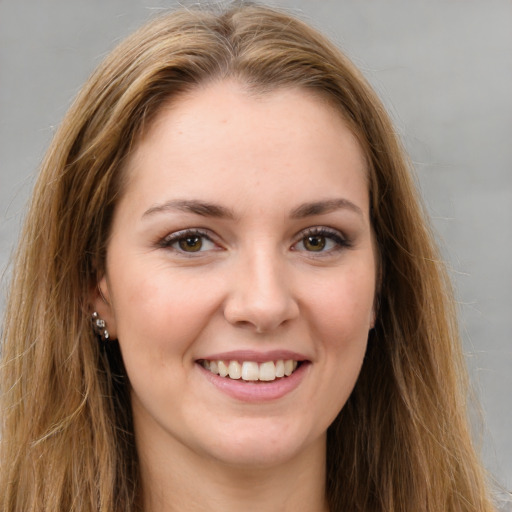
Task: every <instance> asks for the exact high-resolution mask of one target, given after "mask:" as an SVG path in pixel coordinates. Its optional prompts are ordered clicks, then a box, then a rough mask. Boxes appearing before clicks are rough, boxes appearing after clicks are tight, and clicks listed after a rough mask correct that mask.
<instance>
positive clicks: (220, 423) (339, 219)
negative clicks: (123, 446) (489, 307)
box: [95, 82, 376, 466]
mask: <svg viewBox="0 0 512 512" xmlns="http://www.w3.org/2000/svg"><path fill="white" fill-rule="evenodd" d="M126 172H127V176H128V184H127V187H126V190H125V193H124V195H123V197H122V199H121V200H120V202H119V205H118V207H117V209H116V212H115V216H114V220H113V227H112V236H111V239H110V242H109V246H108V253H107V266H106V268H107V271H106V275H105V276H104V278H103V279H102V281H101V282H100V287H101V290H102V292H103V294H104V295H105V297H106V300H107V301H108V304H109V305H107V304H106V303H103V302H102V301H101V300H100V299H96V304H95V305H96V307H97V308H98V310H99V311H100V313H101V314H102V316H103V317H104V318H105V319H106V320H107V323H108V328H109V330H110V331H111V333H112V335H113V336H115V337H117V338H118V339H119V343H120V346H121V351H122V355H123V359H124V363H125V366H126V370H127V373H128V376H129V380H130V384H131V399H132V408H133V416H134V422H135V431H136V437H137V443H138V445H139V449H140V448H141V447H143V448H142V449H146V450H152V451H153V453H154V454H157V456H158V454H164V453H169V451H168V450H172V451H171V452H170V453H176V454H177V453H180V454H183V455H184V456H190V457H197V456H199V457H207V458H208V459H209V460H217V461H222V462H224V463H227V464H232V465H241V466H247V465H257V466H268V465H273V464H278V463H280V462H283V461H287V460H291V459H293V458H294V457H300V456H304V457H305V456H309V455H306V454H311V453H317V454H318V453H319V451H320V450H321V451H324V450H325V437H326V429H327V427H328V426H329V424H330V423H331V422H332V421H333V420H334V418H335V417H336V415H337V414H338V412H339V411H340V410H341V408H342V407H343V405H344V404H345V402H346V400H347V398H348V396H349V394H350V392H351V391H352V389H353V387H354V384H355V382H356V379H357V377H358V374H359V371H360V368H361V364H362V361H363V357H364V353H365V349H366V343H367V337H368V331H369V329H370V328H371V327H372V323H373V302H374V292H375V274H376V272H375V271H376V251H375V247H374V240H373V236H372V227H371V224H370V218H369V198H368V185H367V178H366V169H365V162H364V158H363V155H362V152H361V149H360V147H359V145H358V143H357V141H356V139H355V138H354V136H353V135H352V134H351V132H350V131H349V130H348V129H347V127H346V125H345V124H344V122H343V120H342V119H341V117H340V115H339V114H338V113H337V112H336V111H335V109H333V108H332V107H330V106H329V105H328V104H327V103H325V102H324V101H322V100H321V99H319V97H317V96H315V95H313V94H312V93H311V92H308V91H305V90H300V89H279V90H276V91H274V92H270V93H267V94H264V95H262V96H258V97H257V96H255V95H250V94H249V93H247V92H246V91H244V90H243V88H242V87H241V86H239V85H238V84H236V83H234V82H219V83H215V84H210V85H208V86H204V87H201V88H197V89H195V90H194V91H192V92H189V93H187V94H186V95H185V96H183V97H181V98H179V99H178V100H176V101H175V102H174V103H172V104H170V105H168V106H167V107H166V108H164V109H162V111H161V112H160V113H159V115H158V116H157V118H156V120H155V121H154V123H153V124H152V126H151V127H150V129H149V130H148V132H146V134H145V135H144V137H143V138H142V140H141V141H140V143H139V144H138V146H137V148H136V150H135V152H134V154H133V155H132V156H131V157H130V160H129V161H128V164H127V169H126ZM226 372H229V373H228V374H227V375H226ZM290 372H292V373H291V375H289V374H290ZM162 457H164V455H162Z"/></svg>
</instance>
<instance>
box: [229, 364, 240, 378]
mask: <svg viewBox="0 0 512 512" xmlns="http://www.w3.org/2000/svg"><path fill="white" fill-rule="evenodd" d="M228 372H229V378H230V379H240V378H241V377H242V367H241V366H240V363H239V362H238V361H230V362H229V366H228Z"/></svg>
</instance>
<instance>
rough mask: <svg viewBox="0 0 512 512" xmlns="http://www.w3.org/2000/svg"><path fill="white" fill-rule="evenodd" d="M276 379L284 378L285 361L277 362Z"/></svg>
mask: <svg viewBox="0 0 512 512" xmlns="http://www.w3.org/2000/svg"><path fill="white" fill-rule="evenodd" d="M276 377H284V361H283V360H282V359H279V361H277V362H276Z"/></svg>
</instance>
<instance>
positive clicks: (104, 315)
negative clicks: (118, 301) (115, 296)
mask: <svg viewBox="0 0 512 512" xmlns="http://www.w3.org/2000/svg"><path fill="white" fill-rule="evenodd" d="M91 306H92V308H93V311H96V312H97V313H98V315H99V317H100V318H101V319H103V320H105V324H106V329H107V330H108V332H109V335H110V339H117V326H116V319H115V314H114V309H113V307H112V300H111V293H110V287H109V284H108V279H107V277H106V275H104V276H103V277H102V278H101V279H100V280H99V281H98V284H97V286H95V287H94V288H93V289H92V290H91ZM91 313H92V312H91Z"/></svg>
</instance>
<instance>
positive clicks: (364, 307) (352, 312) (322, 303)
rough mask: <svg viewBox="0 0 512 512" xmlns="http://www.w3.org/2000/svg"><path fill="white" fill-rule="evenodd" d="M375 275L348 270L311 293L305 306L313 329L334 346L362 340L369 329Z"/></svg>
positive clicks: (317, 286)
mask: <svg viewBox="0 0 512 512" xmlns="http://www.w3.org/2000/svg"><path fill="white" fill-rule="evenodd" d="M374 293H375V279H374V273H373V272H372V271H371V270H370V271H368V269H367V268H366V269H362V270H361V271H357V270H351V271H350V272H345V273H340V274H338V275H335V276H331V278H330V279H329V280H327V279H326V281H325V282H323V283H317V285H316V286H315V287H313V288H312V289H311V293H310V294H309V298H308V304H309V311H310V314H311V315H312V317H313V318H314V322H315V325H316V326H317V328H318V329H320V330H321V331H322V332H324V333H325V339H328V340H329V341H330V342H333V343H335V344H337V345H339V344H340V343H350V342H351V341H357V340H358V339H361V338H364V339H365V340H366V337H367V334H368V331H369V330H370V328H371V320H372V316H373V303H374Z"/></svg>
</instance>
